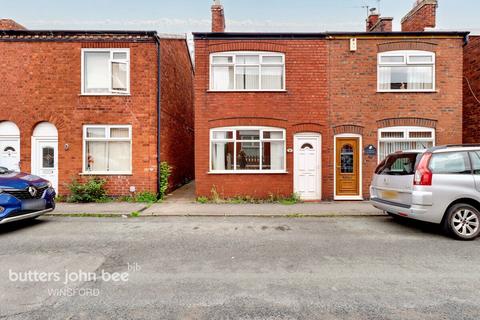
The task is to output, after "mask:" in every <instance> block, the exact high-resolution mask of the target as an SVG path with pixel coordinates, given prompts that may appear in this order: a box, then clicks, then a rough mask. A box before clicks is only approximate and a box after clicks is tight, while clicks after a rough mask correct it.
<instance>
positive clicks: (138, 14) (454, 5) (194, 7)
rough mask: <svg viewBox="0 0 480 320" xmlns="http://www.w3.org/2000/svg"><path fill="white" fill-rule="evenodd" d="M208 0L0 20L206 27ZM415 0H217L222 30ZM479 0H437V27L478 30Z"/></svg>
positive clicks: (59, 1) (7, 5)
mask: <svg viewBox="0 0 480 320" xmlns="http://www.w3.org/2000/svg"><path fill="white" fill-rule="evenodd" d="M212 2H213V1H212V0H0V4H1V6H0V8H1V9H0V18H10V19H14V20H15V21H17V22H18V23H20V24H23V25H24V26H26V27H27V28H29V29H76V30H85V29H102V30H116V29H120V30H156V31H158V32H159V33H168V34H189V33H191V32H192V31H199V32H201V31H210V18H211V16H210V6H211V4H212ZM413 2H414V0H381V1H380V2H379V1H378V0H221V3H222V4H223V6H224V8H225V16H226V24H227V30H226V31H232V32H233V31H239V32H251V31H266V32H268V31H270V32H277V31H291V32H301V31H303V32H323V31H364V28H365V18H366V14H367V9H366V8H362V6H367V5H368V6H370V7H377V8H380V11H381V14H382V16H391V17H394V30H398V31H399V30H400V20H401V18H402V17H403V15H405V14H406V13H407V12H408V11H409V10H410V9H411V8H412V7H413ZM479 12H480V1H479V0H439V8H438V17H437V29H439V30H455V31H464V30H468V31H472V32H473V33H475V34H480V18H478V13H479Z"/></svg>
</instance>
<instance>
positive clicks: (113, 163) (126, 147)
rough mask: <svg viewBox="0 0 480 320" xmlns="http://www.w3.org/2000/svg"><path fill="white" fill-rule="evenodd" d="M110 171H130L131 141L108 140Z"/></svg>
mask: <svg viewBox="0 0 480 320" xmlns="http://www.w3.org/2000/svg"><path fill="white" fill-rule="evenodd" d="M108 171H130V142H129V141H118V142H117V141H115V142H108Z"/></svg>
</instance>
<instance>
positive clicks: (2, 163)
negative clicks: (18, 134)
mask: <svg viewBox="0 0 480 320" xmlns="http://www.w3.org/2000/svg"><path fill="white" fill-rule="evenodd" d="M0 167H4V168H7V169H10V170H13V171H20V138H8V137H5V138H2V137H0Z"/></svg>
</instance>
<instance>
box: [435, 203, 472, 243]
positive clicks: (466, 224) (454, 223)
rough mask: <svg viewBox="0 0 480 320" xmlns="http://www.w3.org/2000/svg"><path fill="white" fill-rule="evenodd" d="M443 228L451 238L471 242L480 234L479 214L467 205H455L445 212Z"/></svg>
mask: <svg viewBox="0 0 480 320" xmlns="http://www.w3.org/2000/svg"><path fill="white" fill-rule="evenodd" d="M443 228H444V230H445V231H446V232H447V233H448V234H449V235H450V236H452V237H453V238H456V239H459V240H466V241H468V240H473V239H475V238H476V237H478V235H479V234H480V212H479V211H478V209H477V208H475V207H473V206H471V205H469V204H466V203H457V204H455V205H453V206H451V207H450V208H449V209H448V210H447V213H446V216H445V219H444V221H443Z"/></svg>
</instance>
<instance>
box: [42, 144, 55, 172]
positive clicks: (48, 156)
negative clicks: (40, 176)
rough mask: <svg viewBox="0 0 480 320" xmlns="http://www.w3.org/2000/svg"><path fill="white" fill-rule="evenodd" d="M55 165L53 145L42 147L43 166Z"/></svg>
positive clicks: (52, 166)
mask: <svg viewBox="0 0 480 320" xmlns="http://www.w3.org/2000/svg"><path fill="white" fill-rule="evenodd" d="M54 167H55V151H54V149H53V148H52V147H43V148H42V168H54Z"/></svg>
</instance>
